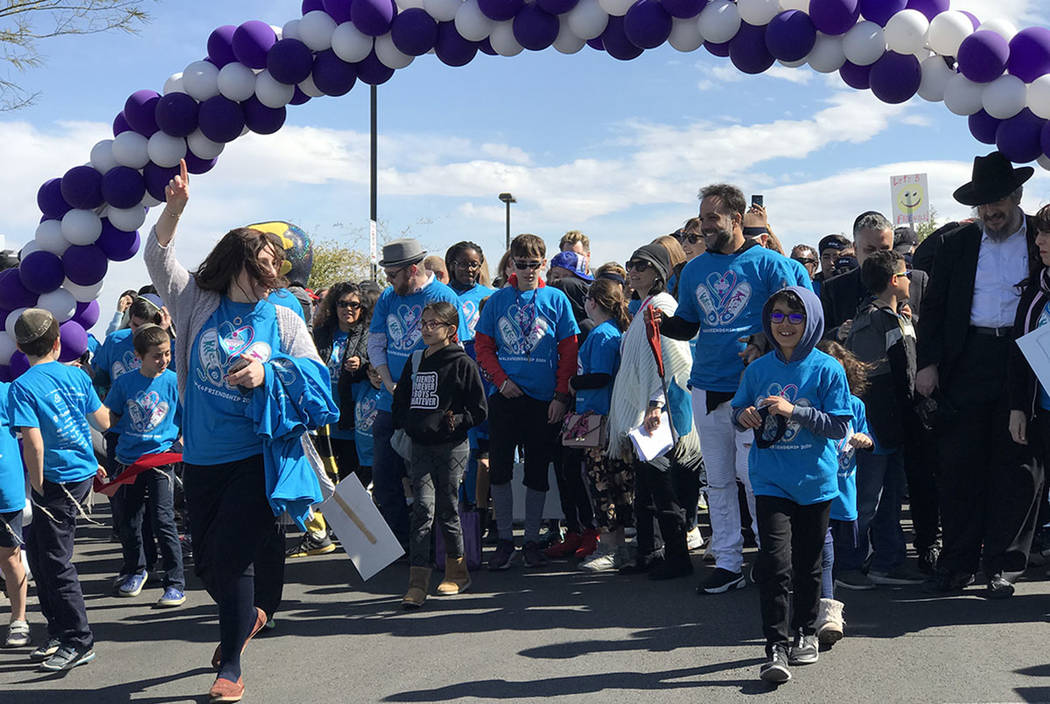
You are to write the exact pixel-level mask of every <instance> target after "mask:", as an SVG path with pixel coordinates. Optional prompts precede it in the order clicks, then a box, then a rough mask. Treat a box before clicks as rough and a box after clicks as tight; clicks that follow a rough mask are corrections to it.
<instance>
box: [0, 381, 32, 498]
mask: <svg viewBox="0 0 1050 704" xmlns="http://www.w3.org/2000/svg"><path fill="white" fill-rule="evenodd" d="M10 389H11V385H10V384H6V383H3V382H0V513H11V512H12V511H21V510H22V509H23V508H25V505H26V475H25V470H23V469H22V455H21V453H19V451H18V440H16V439H15V429H14V426H13V425H12V424H11V413H10V412H9V406H10V403H9V400H8V394H9V393H10Z"/></svg>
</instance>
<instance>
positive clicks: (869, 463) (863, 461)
mask: <svg viewBox="0 0 1050 704" xmlns="http://www.w3.org/2000/svg"><path fill="white" fill-rule="evenodd" d="M904 482H905V477H904V456H903V454H902V453H901V452H900V451H899V450H897V451H894V452H892V453H890V454H888V455H876V454H872V453H869V452H858V453H857V546H856V547H855V548H853V549H852V550H849V549H846V550H843V551H842V552H841V554H840V553H836V555H835V558H836V562H837V564H836V569H837V570H838V571H850V570H859V569H861V567H862V566H863V564H864V561H865V560H866V559H867V558H868V552H869V547H870V552H871V562H870V564H869V566H868V567H869V569H871V570H875V571H876V572H889V571H890V570H892V569H893V568H894V567H897V566H898V565H900V564H902V563H903V562H904V560H905V558H906V557H907V545H906V543H905V542H904V531H903V530H902V529H901V498H902V496H903V495H904Z"/></svg>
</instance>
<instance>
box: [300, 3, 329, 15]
mask: <svg viewBox="0 0 1050 704" xmlns="http://www.w3.org/2000/svg"><path fill="white" fill-rule="evenodd" d="M314 10H320V11H321V12H324V1H323V0H303V14H304V15H305V14H306V13H307V12H313V11H314Z"/></svg>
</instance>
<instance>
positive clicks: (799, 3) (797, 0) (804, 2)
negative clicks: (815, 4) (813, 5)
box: [780, 0, 809, 14]
mask: <svg viewBox="0 0 1050 704" xmlns="http://www.w3.org/2000/svg"><path fill="white" fill-rule="evenodd" d="M780 9H782V10H802V11H803V12H805V13H807V14H808V13H809V0H780Z"/></svg>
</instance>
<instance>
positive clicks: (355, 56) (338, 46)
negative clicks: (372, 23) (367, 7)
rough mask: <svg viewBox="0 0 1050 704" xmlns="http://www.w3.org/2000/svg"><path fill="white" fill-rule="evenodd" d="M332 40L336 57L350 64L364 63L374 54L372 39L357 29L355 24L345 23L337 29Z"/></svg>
mask: <svg viewBox="0 0 1050 704" xmlns="http://www.w3.org/2000/svg"><path fill="white" fill-rule="evenodd" d="M331 40H332V51H334V52H335V55H336V56H338V57H339V58H340V59H342V60H343V61H345V62H347V63H349V64H355V63H357V62H358V61H363V60H364V59H365V57H367V56H368V55H369V54H370V53H371V52H372V37H370V36H368V35H367V34H365V33H364V32H362V31H361V30H359V29H358V28H357V27H355V26H354V23H353V22H343V23H342V24H341V25H339V26H338V27H336V29H335V33H334V34H332V37H331Z"/></svg>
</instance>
